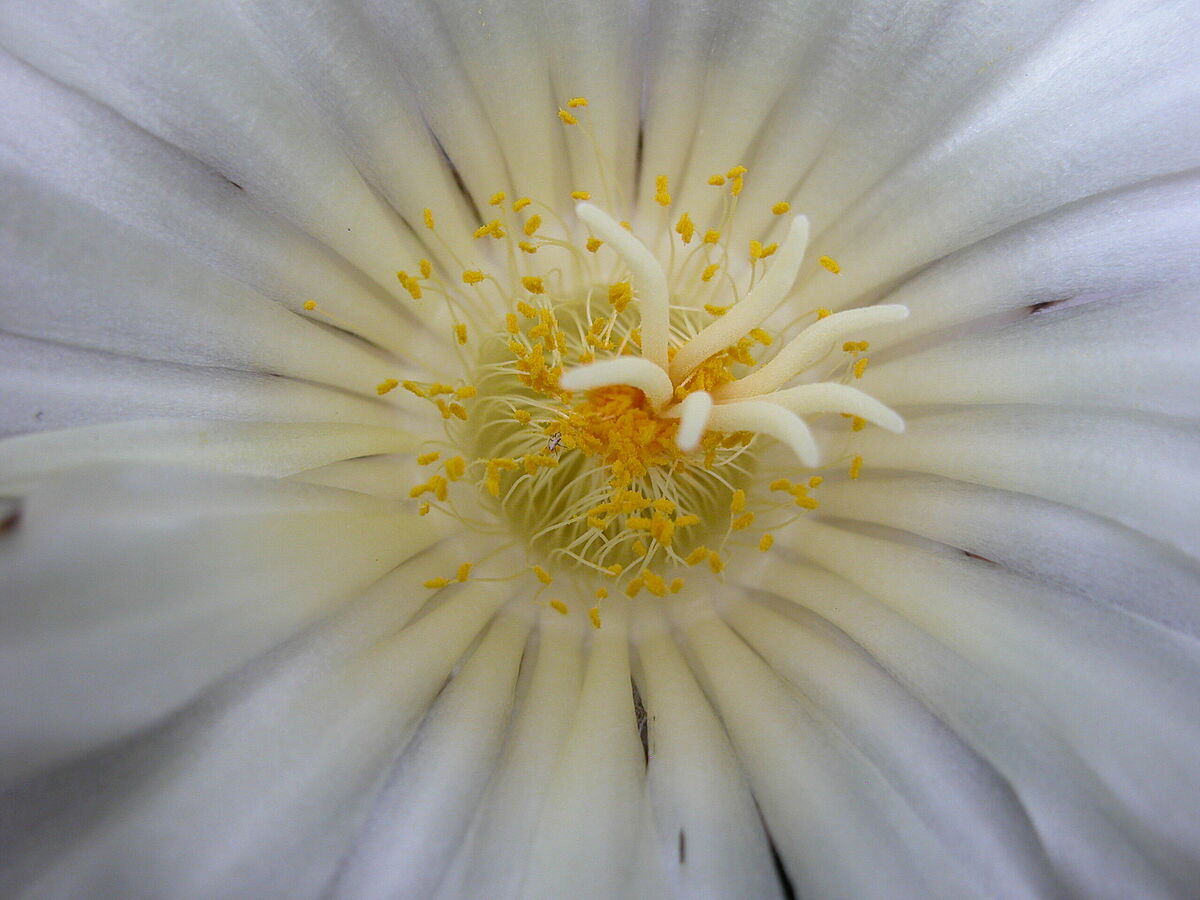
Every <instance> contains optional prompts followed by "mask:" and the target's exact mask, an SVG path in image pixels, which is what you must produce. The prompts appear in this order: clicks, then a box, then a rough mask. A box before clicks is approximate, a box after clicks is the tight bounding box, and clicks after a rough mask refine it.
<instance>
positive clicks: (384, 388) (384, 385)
mask: <svg viewBox="0 0 1200 900" xmlns="http://www.w3.org/2000/svg"><path fill="white" fill-rule="evenodd" d="M399 386H400V382H398V381H397V380H396V379H395V378H389V379H387V380H386V381H381V382H379V384H377V385H375V393H377V394H378V395H379V396H380V397H382V396H383V395H384V394H386V393H387V392H388V391H390V390H393V389H394V388H397V387H399Z"/></svg>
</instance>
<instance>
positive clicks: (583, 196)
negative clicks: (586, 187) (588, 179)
mask: <svg viewBox="0 0 1200 900" xmlns="http://www.w3.org/2000/svg"><path fill="white" fill-rule="evenodd" d="M571 199H572V200H591V199H592V194H591V191H571Z"/></svg>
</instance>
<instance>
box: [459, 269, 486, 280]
mask: <svg viewBox="0 0 1200 900" xmlns="http://www.w3.org/2000/svg"><path fill="white" fill-rule="evenodd" d="M483 279H484V275H483V273H482V272H480V271H479V270H478V269H467V270H466V271H465V272H463V273H462V280H463V284H479V282H481V281H483Z"/></svg>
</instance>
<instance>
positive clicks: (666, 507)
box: [650, 497, 675, 516]
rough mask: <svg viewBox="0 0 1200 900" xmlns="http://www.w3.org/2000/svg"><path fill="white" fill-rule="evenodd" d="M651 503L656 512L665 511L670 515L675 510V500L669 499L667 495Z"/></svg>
mask: <svg viewBox="0 0 1200 900" xmlns="http://www.w3.org/2000/svg"><path fill="white" fill-rule="evenodd" d="M650 505H651V506H652V507H653V508H654V510H655V511H656V512H660V513H665V514H666V515H668V516H669V515H670V514H671V513H673V512H675V501H674V500H668V499H667V498H666V497H659V498H658V499H657V500H654V501H653V502H651V504H650Z"/></svg>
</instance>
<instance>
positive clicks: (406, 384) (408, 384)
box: [400, 381, 429, 399]
mask: <svg viewBox="0 0 1200 900" xmlns="http://www.w3.org/2000/svg"><path fill="white" fill-rule="evenodd" d="M400 386H401V387H402V388H404V389H405V390H406V391H408V392H409V393H410V394H416V395H417V396H418V397H423V398H425V399H428V398H429V394H428V392H427V391H426V390H425V388H423V387H421V385H419V384H417V383H416V382H415V381H402V382H400Z"/></svg>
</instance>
